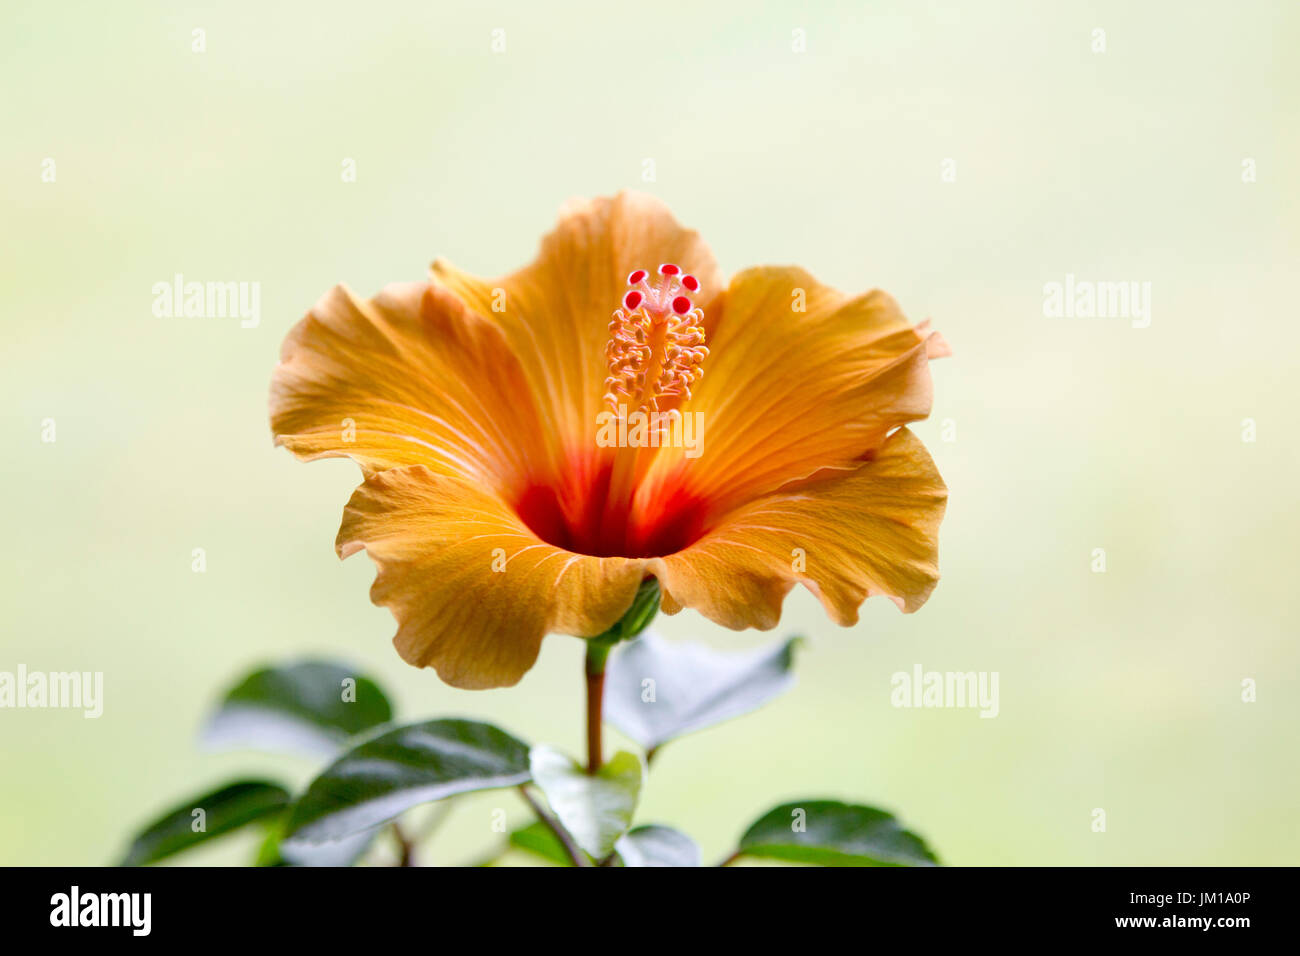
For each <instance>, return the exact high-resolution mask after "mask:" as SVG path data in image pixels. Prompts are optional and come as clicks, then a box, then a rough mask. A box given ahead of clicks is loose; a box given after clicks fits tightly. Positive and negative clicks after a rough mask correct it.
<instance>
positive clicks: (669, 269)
mask: <svg viewBox="0 0 1300 956" xmlns="http://www.w3.org/2000/svg"><path fill="white" fill-rule="evenodd" d="M681 271H682V270H681V269H679V268H677V267H676V266H675V265H673V264H672V263H671V262H665V263H664V264H663V265H661V266H660V267H659V274H660V275H661V276H675V275H677V273H679V272H681Z"/></svg>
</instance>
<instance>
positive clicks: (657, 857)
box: [614, 824, 700, 866]
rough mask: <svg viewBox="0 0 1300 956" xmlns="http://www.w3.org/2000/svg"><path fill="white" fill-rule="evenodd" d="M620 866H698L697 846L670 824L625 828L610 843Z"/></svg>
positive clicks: (698, 853) (698, 850)
mask: <svg viewBox="0 0 1300 956" xmlns="http://www.w3.org/2000/svg"><path fill="white" fill-rule="evenodd" d="M614 849H615V850H617V851H618V855H619V857H621V858H622V860H623V865H624V866H699V865H700V848H699V847H698V846H696V845H695V841H694V840H692V839H691V838H690V837H688V836H687V835H686V834H685V833H682V832H681V831H680V830H674V829H673V828H672V827H664V826H659V825H657V824H652V825H650V826H644V827H637V828H636V829H635V830H629V831H628V832H627V833H625V834H623V836H621V837H620V838H619V841H618V843H616V844H614Z"/></svg>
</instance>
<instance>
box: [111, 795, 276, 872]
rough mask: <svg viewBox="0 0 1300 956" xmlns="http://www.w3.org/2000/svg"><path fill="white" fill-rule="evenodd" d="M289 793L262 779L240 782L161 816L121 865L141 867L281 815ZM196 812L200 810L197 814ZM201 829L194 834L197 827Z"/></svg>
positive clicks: (137, 838)
mask: <svg viewBox="0 0 1300 956" xmlns="http://www.w3.org/2000/svg"><path fill="white" fill-rule="evenodd" d="M288 805H289V791H288V790H286V789H284V787H282V786H280V785H279V784H276V783H270V782H269V781H265V780H241V781H239V782H238V783H232V784H229V785H227V786H225V787H222V788H221V789H220V790H214V791H212V792H210V793H205V794H203V795H202V796H198V797H195V798H194V799H192V800H186V801H185V802H184V803H182V804H181V805H180V806H177V807H175V808H174V809H172V810H170V811H168V812H167V813H165V814H163V815H162V816H161V817H159V818H158V819H157V820H155V821H154V822H153V823H152V824H150V825H149V826H148V827H147V828H146V829H145V830H144V831H143V832H141V833H140V835H139V836H137V837H136V838H135V841H134V842H132V844H131V846H130V848H129V849H128V850H127V851H126V856H125V857H124V858H123V859H122V862H121V864H120V865H121V866H142V865H143V864H145V863H153V862H155V861H157V860H161V859H164V858H166V857H169V856H171V855H172V854H174V853H179V852H181V851H182V850H188V849H190V847H194V846H198V845H199V844H200V843H205V842H207V841H208V840H211V839H214V838H216V837H219V836H222V835H223V834H226V833H230V832H231V831H233V830H238V829H239V828H240V827H242V826H245V825H246V824H249V823H252V822H253V821H254V820H261V819H264V818H266V817H269V816H272V815H273V814H277V813H280V812H282V811H283V810H284V809H285V807H287V806H288ZM197 811H202V813H198V812H197ZM200 825H201V826H202V829H201V830H198V831H196V830H195V827H196V826H200Z"/></svg>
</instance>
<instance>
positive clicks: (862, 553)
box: [647, 428, 948, 630]
mask: <svg viewBox="0 0 1300 956" xmlns="http://www.w3.org/2000/svg"><path fill="white" fill-rule="evenodd" d="M947 497H948V493H947V489H946V488H945V487H944V484H943V480H942V479H941V478H940V477H939V472H938V471H937V470H936V468H935V466H934V462H933V461H932V460H931V458H930V455H929V453H928V452H926V450H925V446H924V445H922V444H921V441H920V439H918V438H917V437H916V436H915V435H913V434H912V433H911V432H909V431H908V430H907V429H905V428H904V429H899V430H898V431H897V432H895V433H894V434H893V435H891V436H889V438H888V439H886V440H885V442H884V444H883V445H882V446H881V448H880V450H879V451H878V452H877V453H876V455H875V457H874V458H873V459H872V460H871V461H868V462H863V463H861V464H859V465H858V466H856V468H855V469H854V470H853V471H850V472H847V473H844V474H838V475H835V476H834V477H831V478H826V479H821V480H816V481H811V482H806V483H802V484H801V485H799V486H796V487H793V488H790V489H786V490H783V491H781V492H779V493H777V494H773V495H768V496H767V497H764V498H761V499H758V500H756V501H753V502H750V503H748V504H745V505H742V506H741V507H739V508H737V509H736V510H735V511H733V512H732V513H731V514H729V515H727V516H726V518H725V519H723V520H722V521H721V522H720V523H719V524H718V525H717V526H716V527H714V528H713V529H712V530H710V531H709V532H707V533H706V534H705V535H704V536H703V537H701V538H700V539H699V540H697V541H696V542H695V543H694V544H692V545H691V546H690V547H688V548H686V549H685V550H683V551H681V552H678V553H677V554H673V555H669V556H668V557H665V558H655V559H652V560H650V561H649V562H648V563H647V566H648V567H649V569H650V570H651V572H652V573H654V574H655V575H656V576H657V577H658V578H659V581H660V584H661V585H662V587H663V589H664V591H665V598H664V602H663V608H664V610H665V611H667V612H669V613H673V612H675V611H677V610H680V609H681V608H682V607H692V608H695V609H696V610H697V611H699V612H700V613H701V614H703V615H705V616H706V617H708V618H709V619H710V620H712V621H715V622H717V623H718V624H722V625H723V626H725V627H730V628H733V629H736V630H739V629H742V628H746V627H756V628H760V629H762V630H767V629H770V628H772V627H774V626H776V623H777V621H778V620H779V619H780V615H781V603H782V601H783V600H784V598H785V596H786V594H788V593H789V591H790V589H791V588H792V587H793V586H794V585H795V584H796V583H802V584H804V585H805V586H806V587H807V588H808V589H809V590H810V591H812V592H813V593H814V594H816V595H817V597H818V598H819V599H820V600H821V602H822V604H823V605H824V606H825V608H826V611H827V613H828V614H829V615H830V617H831V619H832V620H834V621H835V622H836V623H837V624H841V625H845V626H847V625H851V624H855V623H857V620H858V607H859V605H861V603H862V602H863V601H864V600H865V599H866V598H867V597H869V596H871V595H873V594H884V595H888V596H889V597H891V598H892V599H893V600H894V602H895V603H896V604H898V605H899V607H900V608H902V609H903V610H904V611H907V612H911V611H915V610H916V609H917V608H919V607H920V606H921V605H922V604H924V603H925V600H926V598H928V597H929V595H930V592H931V591H932V590H933V589H934V586H935V584H936V583H937V582H938V580H939V569H938V535H939V522H940V520H941V519H942V517H943V512H944V507H945V504H946V501H947ZM800 552H802V557H800ZM800 564H801V565H802V567H800V566H799V565H800Z"/></svg>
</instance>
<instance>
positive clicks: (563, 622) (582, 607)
mask: <svg viewBox="0 0 1300 956" xmlns="http://www.w3.org/2000/svg"><path fill="white" fill-rule="evenodd" d="M336 548H337V550H338V553H339V556H340V557H344V558H346V557H347V556H348V555H350V554H354V553H355V552H357V551H359V550H361V549H362V548H364V549H365V550H366V551H367V552H369V554H370V557H371V558H372V559H373V560H374V562H375V564H376V565H377V566H378V569H379V571H378V574H377V575H376V577H375V583H374V586H373V587H372V588H371V591H370V597H371V600H372V601H374V602H375V603H376V604H379V605H383V606H385V607H388V608H389V609H390V610H391V611H392V612H393V616H394V617H396V618H397V623H398V630H397V636H396V637H394V638H393V643H394V645H396V647H397V650H398V652H399V653H400V654H401V655H402V658H403V659H404V660H405V661H407V663H410V664H414V665H416V666H417V667H433V668H434V669H435V670H437V672H438V676H439V677H441V678H442V679H443V680H444V681H446V682H447V683H449V684H451V685H453V686H455V687H464V688H472V689H478V688H488V687H505V686H508V685H511V684H515V683H517V682H518V681H519V679H520V678H521V677H522V676H523V675H524V673H525V672H526V671H527V670H528V669H529V668H530V667H532V665H533V662H534V661H535V660H536V659H537V653H538V650H539V648H540V647H541V642H542V638H543V637H544V636H545V635H546V634H548V633H551V632H560V633H565V634H575V635H578V636H580V637H592V636H595V635H597V634H600V633H602V632H603V631H605V630H607V629H608V628H610V627H612V626H613V625H614V623H615V622H616V621H617V620H618V619H619V618H620V617H621V616H622V615H623V613H624V612H626V611H627V609H628V608H629V607H630V606H631V604H632V599H633V598H634V597H635V596H636V591H637V587H638V586H639V584H640V582H641V579H642V578H643V576H644V573H645V568H644V565H645V562H644V561H638V560H629V559H626V558H595V557H589V556H586V555H578V554H573V553H571V552H568V551H565V550H563V549H561V548H556V547H553V546H551V545H549V544H545V543H543V542H542V541H540V540H539V539H538V538H537V536H536V535H534V534H533V533H532V532H531V531H529V530H528V528H527V527H525V525H524V524H523V522H521V521H520V520H519V519H518V518H517V517H516V516H515V514H514V513H513V511H512V510H511V509H510V508H508V507H507V506H506V505H505V504H504V503H503V502H502V501H501V500H500V498H498V497H496V496H495V495H493V494H491V493H490V492H487V491H484V490H483V489H482V488H481V487H479V486H477V485H475V484H473V483H470V482H467V481H459V480H456V479H452V478H446V477H443V476H441V475H437V474H435V473H434V472H433V471H431V470H430V469H428V468H425V467H423V466H420V465H415V466H410V467H405V468H396V469H392V470H389V471H383V472H380V473H378V474H374V475H371V476H370V477H369V478H368V479H366V481H365V483H364V484H363V485H362V486H361V487H360V488H358V489H357V490H356V492H355V493H354V494H353V495H352V500H351V501H349V502H348V506H347V508H346V510H345V511H344V513H343V525H342V527H341V528H340V529H339V535H338V540H337V542H336Z"/></svg>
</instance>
